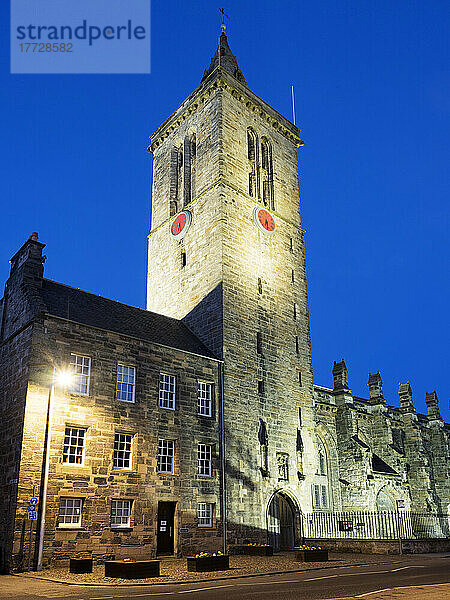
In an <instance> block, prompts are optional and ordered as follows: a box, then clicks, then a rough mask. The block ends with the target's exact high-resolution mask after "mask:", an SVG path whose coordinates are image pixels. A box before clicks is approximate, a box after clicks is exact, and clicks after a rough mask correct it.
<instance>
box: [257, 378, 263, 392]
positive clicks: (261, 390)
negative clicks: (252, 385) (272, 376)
mask: <svg viewBox="0 0 450 600" xmlns="http://www.w3.org/2000/svg"><path fill="white" fill-rule="evenodd" d="M258 394H264V381H258Z"/></svg>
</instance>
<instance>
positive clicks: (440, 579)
mask: <svg viewBox="0 0 450 600" xmlns="http://www.w3.org/2000/svg"><path fill="white" fill-rule="evenodd" d="M380 562H383V564H379V565H362V566H359V567H354V566H352V567H341V568H337V567H335V568H329V569H323V570H319V571H306V572H300V573H285V574H279V575H264V576H261V575H260V576H255V577H249V578H246V577H243V578H239V579H222V580H218V581H208V582H198V583H184V584H176V585H172V584H170V585H158V586H156V585H155V586H133V587H127V586H116V587H104V586H103V587H100V586H99V587H87V586H73V585H63V584H57V583H52V582H48V581H41V580H33V579H30V578H25V577H15V576H10V575H5V576H1V577H0V598H1V599H6V598H8V599H10V598H14V599H16V600H36V599H39V600H40V599H42V598H49V599H56V600H113V599H116V598H117V599H119V598H122V599H128V598H129V599H134V598H136V600H147V599H148V600H169V599H175V598H177V599H178V600H182V599H183V597H186V600H197V599H198V600H210V599H211V600H241V599H245V600H252V599H267V600H270V599H272V598H273V599H276V600H325V599H327V600H328V599H331V598H350V597H352V598H358V597H359V598H363V599H364V598H366V599H367V600H376V597H377V594H376V592H377V591H379V590H386V589H391V588H395V587H406V586H419V585H429V584H436V583H449V582H450V555H448V556H442V555H441V556H432V555H431V556H430V555H418V556H416V557H414V559H413V560H412V561H411V558H409V559H408V561H407V562H406V561H403V560H402V558H401V557H391V558H389V557H383V559H381V557H380ZM419 595H420V594H419ZM421 595H422V596H423V591H422V592H421ZM408 597H411V598H412V597H413V592H412V591H411V596H409V595H408ZM414 597H419V596H416V595H415V594H414ZM433 598H439V600H450V586H448V587H446V588H441V589H440V591H439V594H438V596H433Z"/></svg>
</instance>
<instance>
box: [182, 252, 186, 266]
mask: <svg viewBox="0 0 450 600" xmlns="http://www.w3.org/2000/svg"><path fill="white" fill-rule="evenodd" d="M185 266H186V252H185V251H184V250H183V252H182V253H181V268H183V267H185Z"/></svg>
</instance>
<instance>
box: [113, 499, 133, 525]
mask: <svg viewBox="0 0 450 600" xmlns="http://www.w3.org/2000/svg"><path fill="white" fill-rule="evenodd" d="M132 506H133V501H132V500H119V499H114V500H111V514H110V526H111V527H112V528H114V529H120V528H128V527H130V526H131V509H132ZM118 513H119V514H118ZM124 519H126V520H124Z"/></svg>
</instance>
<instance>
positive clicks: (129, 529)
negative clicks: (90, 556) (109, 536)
mask: <svg viewBox="0 0 450 600" xmlns="http://www.w3.org/2000/svg"><path fill="white" fill-rule="evenodd" d="M110 530H111V531H133V527H110Z"/></svg>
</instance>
